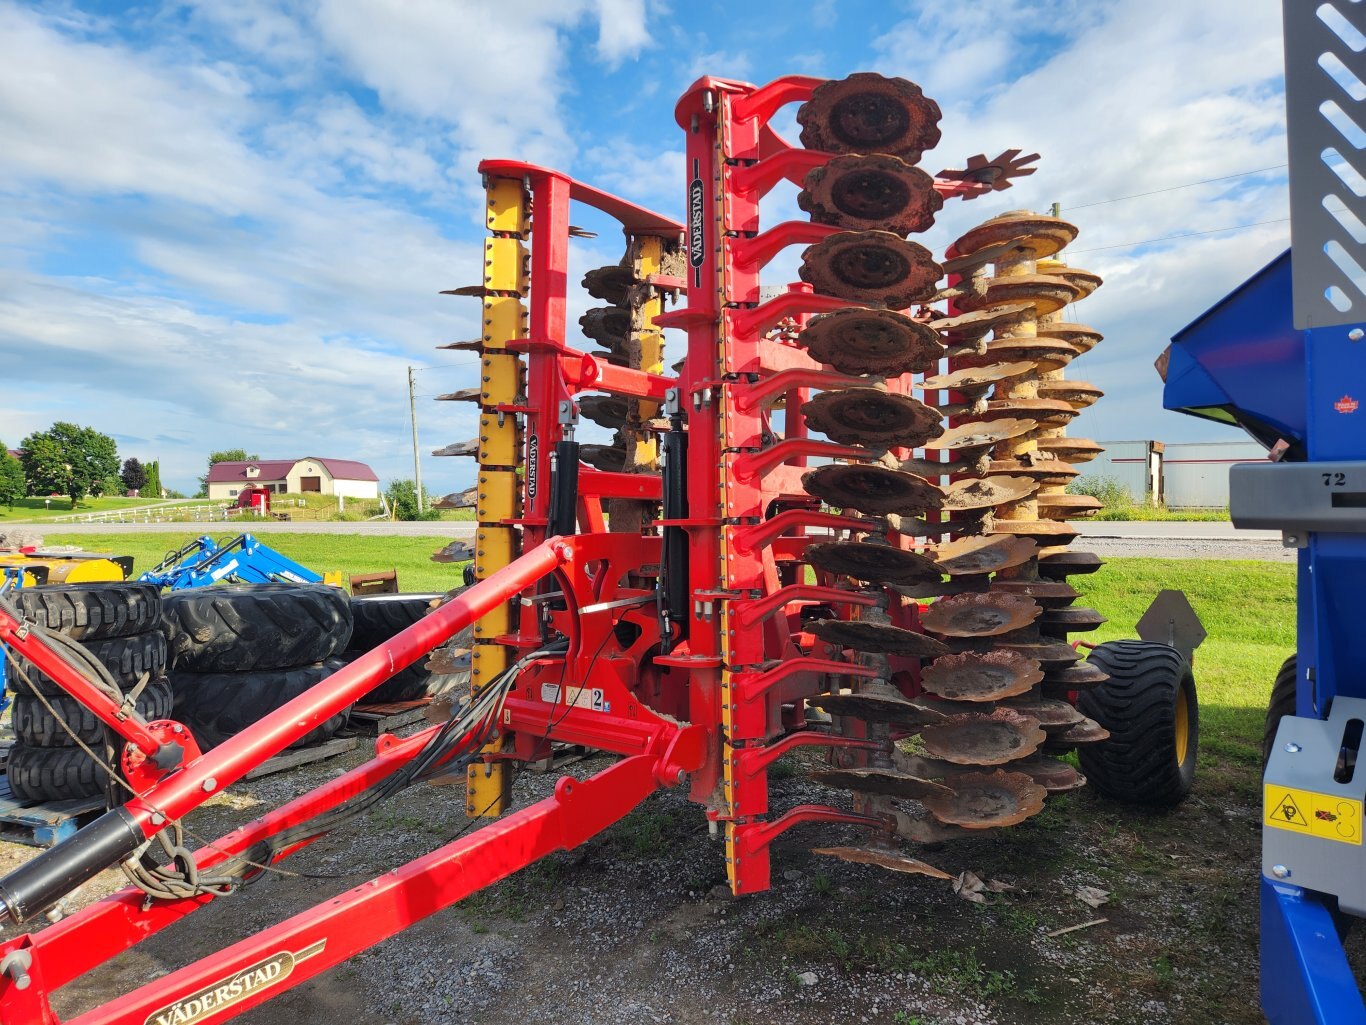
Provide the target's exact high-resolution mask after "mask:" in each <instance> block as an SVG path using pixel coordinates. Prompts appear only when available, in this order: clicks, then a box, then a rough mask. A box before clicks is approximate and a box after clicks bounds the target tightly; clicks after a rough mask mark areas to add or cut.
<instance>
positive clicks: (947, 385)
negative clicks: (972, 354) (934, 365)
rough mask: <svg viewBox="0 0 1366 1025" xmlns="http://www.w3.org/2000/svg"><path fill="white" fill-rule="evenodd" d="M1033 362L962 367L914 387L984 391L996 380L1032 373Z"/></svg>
mask: <svg viewBox="0 0 1366 1025" xmlns="http://www.w3.org/2000/svg"><path fill="white" fill-rule="evenodd" d="M1033 370H1034V364H1033V363H1031V362H1029V361H1028V360H1019V361H1016V362H1010V363H999V362H997V363H993V364H992V365H991V366H981V367H964V368H963V369H962V370H954V371H952V372H950V373H947V374H935V375H934V376H933V377H927V378H925V379H924V380H923V381H921V382H919V383H918V384H917V385H916V386H915V387H917V388H920V389H922V390H924V391H961V392H976V391H985V390H986V389H987V388H989V387H990V386H991V385H993V384H995V383H996V382H997V381H1004V380H1007V379H1009V378H1012V377H1023V376H1024V375H1025V374H1028V373H1032V372H1033Z"/></svg>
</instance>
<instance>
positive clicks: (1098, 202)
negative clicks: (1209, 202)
mask: <svg viewBox="0 0 1366 1025" xmlns="http://www.w3.org/2000/svg"><path fill="white" fill-rule="evenodd" d="M1289 166H1290V165H1289V164H1275V165H1273V166H1271V167H1259V168H1257V169H1256V170H1255V171H1239V172H1238V173H1237V174H1226V175H1223V176H1222V177H1220V178H1205V179H1203V180H1201V181H1198V182H1186V184H1184V185H1169V186H1167V187H1166V188H1165V189H1153V190H1152V191H1151V192H1135V193H1134V194H1133V195H1132V196H1116V197H1115V198H1114V199H1098V200H1096V201H1095V202H1094V203H1081V204H1079V205H1078V206H1069V207H1066V209H1067V210H1085V209H1086V208H1087V207H1092V206H1104V205H1105V204H1106V203H1122V202H1124V201H1125V200H1126V199H1142V198H1143V197H1144V196H1156V195H1158V194H1159V193H1162V192H1175V191H1176V190H1177V189H1189V188H1192V187H1193V186H1196V185H1212V184H1213V183H1214V182H1226V181H1229V180H1231V179H1233V178H1246V177H1247V176H1248V175H1252V174H1265V173H1266V172H1267V171H1279V170H1280V169H1281V168H1283V167H1289Z"/></svg>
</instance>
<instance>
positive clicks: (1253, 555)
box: [33, 520, 1295, 563]
mask: <svg viewBox="0 0 1366 1025" xmlns="http://www.w3.org/2000/svg"><path fill="white" fill-rule="evenodd" d="M33 526H34V527H35V529H40V530H42V531H43V532H44V533H48V534H50V535H57V534H121V533H130V534H133V533H149V532H184V533H186V534H192V533H195V532H198V531H204V532H207V533H210V534H221V533H225V532H226V531H227V530H231V526H232V525H230V524H223V523H212V524H193V523H96V524H68V523H64V524H60V525H54V526H53V527H51V528H48V527H46V526H44V525H39V524H34V525H33ZM1077 528H1078V529H1079V530H1080V532H1081V537H1079V538H1078V539H1077V542H1076V543H1077V545H1078V546H1079V547H1081V548H1084V549H1085V550H1086V551H1092V552H1095V553H1096V554H1097V555H1101V556H1108V557H1110V558H1122V557H1129V556H1147V557H1151V558H1162V559H1256V560H1259V561H1265V562H1284V563H1291V562H1294V561H1295V553H1294V551H1293V549H1285V548H1282V547H1281V539H1280V534H1279V533H1277V532H1276V531H1274V530H1236V529H1235V528H1234V527H1233V525H1232V524H1231V523H1184V522H1167V521H1162V522H1149V521H1142V522H1138V521H1135V522H1100V523H1092V522H1087V521H1085V520H1082V521H1078V523H1077ZM249 529H250V530H251V532H252V533H255V534H272V533H294V534H364V535H372V536H376V535H390V536H394V535H398V536H405V537H449V538H463V537H472V536H473V534H474V524H473V523H468V522H453V521H450V520H444V521H435V522H433V521H421V522H415V523H405V522H403V521H398V522H390V521H388V520H375V521H371V522H362V523H253V524H250V525H249Z"/></svg>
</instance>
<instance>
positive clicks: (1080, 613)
mask: <svg viewBox="0 0 1366 1025" xmlns="http://www.w3.org/2000/svg"><path fill="white" fill-rule="evenodd" d="M1108 622H1109V620H1108V619H1106V618H1105V617H1104V616H1102V615H1101V614H1100V613H1099V612H1097V611H1096V610H1095V609H1088V608H1082V607H1079V606H1073V607H1070V608H1063V609H1049V610H1047V611H1046V612H1044V614H1043V615H1042V616H1041V617H1040V618H1039V628H1040V629H1043V630H1047V631H1048V632H1049V633H1055V634H1056V633H1084V632H1086V631H1088V630H1095V629H1098V628H1099V627H1102V626H1104V625H1105V624H1106V623H1108Z"/></svg>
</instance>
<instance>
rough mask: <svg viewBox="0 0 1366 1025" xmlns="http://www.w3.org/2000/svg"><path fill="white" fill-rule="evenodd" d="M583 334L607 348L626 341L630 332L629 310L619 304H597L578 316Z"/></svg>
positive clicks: (612, 347) (618, 346) (614, 347)
mask: <svg viewBox="0 0 1366 1025" xmlns="http://www.w3.org/2000/svg"><path fill="white" fill-rule="evenodd" d="M579 327H580V328H581V329H582V330H583V333H584V336H585V337H587V338H591V339H593V341H595V342H597V343H598V344H599V345H602V346H605V347H607V348H608V349H617V348H620V347H621V346H622V345H624V344H625V343H626V339H627V336H628V335H630V333H631V311H630V310H628V309H626V308H624V307H621V306H598V307H595V308H594V309H591V310H589V311H588V312H587V313H585V314H584V315H583V316H582V317H580V318H579Z"/></svg>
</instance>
